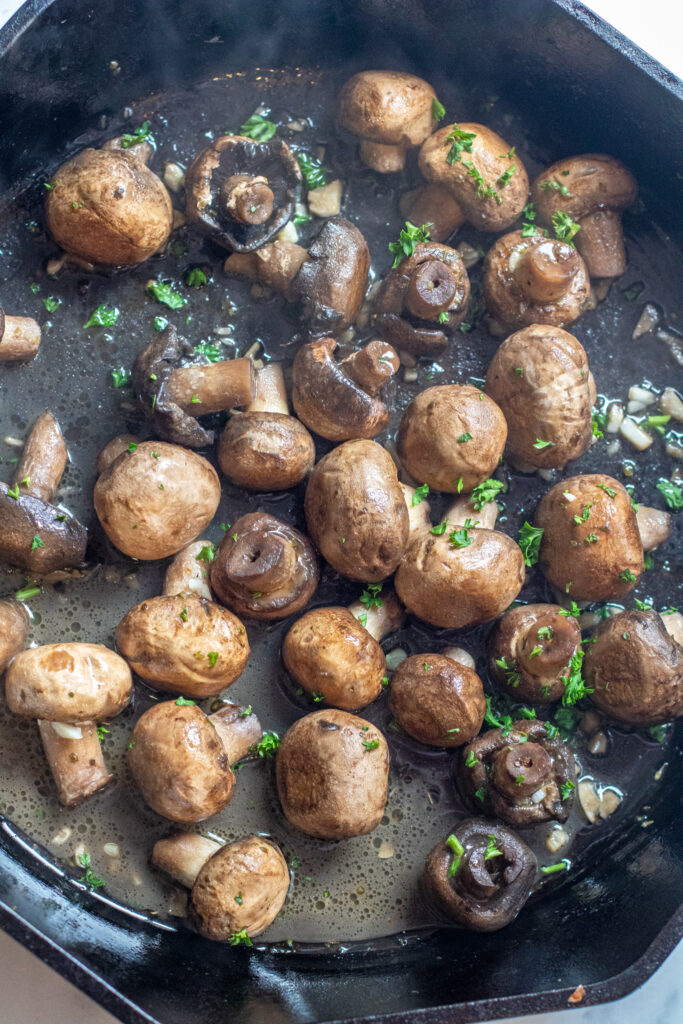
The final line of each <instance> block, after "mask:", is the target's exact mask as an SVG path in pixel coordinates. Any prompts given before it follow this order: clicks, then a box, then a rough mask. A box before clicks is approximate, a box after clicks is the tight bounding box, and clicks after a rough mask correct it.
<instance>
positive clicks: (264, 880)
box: [190, 836, 289, 942]
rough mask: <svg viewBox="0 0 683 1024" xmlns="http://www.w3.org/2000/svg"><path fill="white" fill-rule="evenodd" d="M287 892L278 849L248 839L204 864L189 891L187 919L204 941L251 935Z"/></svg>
mask: <svg viewBox="0 0 683 1024" xmlns="http://www.w3.org/2000/svg"><path fill="white" fill-rule="evenodd" d="M288 889H289V869H288V867H287V861H286V860H285V858H284V857H283V856H282V852H281V851H280V848H279V847H278V846H276V845H275V843H273V842H271V841H270V840H269V839H264V838H263V836H249V837H248V838H247V839H238V840H237V841H236V842H234V843H228V844H227V845H226V846H223V847H221V849H220V850H218V852H217V853H215V854H214V855H213V857H210V858H209V860H208V861H206V863H205V864H204V866H203V867H202V868H201V870H200V872H199V875H198V876H197V880H196V882H195V884H194V886H193V888H192V895H191V897H190V915H191V917H192V921H193V923H194V924H195V926H196V928H197V931H198V932H199V933H200V934H201V935H203V936H204V938H206V939H214V940H216V941H219V942H221V941H222V942H225V941H226V940H227V939H229V938H230V936H231V935H234V934H237V933H238V932H241V931H246V933H247V935H250V936H252V937H253V936H255V935H260V934H261V932H263V931H265V929H266V928H267V927H268V925H270V924H272V922H273V921H274V920H275V918H276V917H277V915H278V914H279V912H280V910H281V909H282V905H283V903H284V902H285V899H286V897H287V892H288ZM237 896H239V903H238V902H237V900H236V898H235V897H237Z"/></svg>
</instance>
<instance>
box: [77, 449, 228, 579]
mask: <svg viewBox="0 0 683 1024" xmlns="http://www.w3.org/2000/svg"><path fill="white" fill-rule="evenodd" d="M220 495H221V488H220V483H219V480H218V474H217V473H216V471H215V469H214V468H213V466H212V465H211V464H210V463H209V462H207V461H206V459H203V458H202V457H201V455H197V454H196V453H195V452H192V451H188V449H187V448H180V447H179V446H178V445H173V444H167V443H165V442H164V441H144V442H143V443H142V444H139V445H138V447H137V448H136V449H135V451H133V452H124V454H123V455H120V456H119V457H118V458H117V459H116V461H115V462H113V463H112V465H111V466H110V467H109V469H107V470H105V472H104V473H102V475H101V476H100V477H99V479H98V480H97V483H96V484H95V494H94V501H95V511H96V512H97V516H98V518H99V520H100V522H101V524H102V526H103V528H104V532H105V533H106V534H107V536H108V537H109V539H110V541H111V542H112V544H114V545H115V546H116V547H117V548H118V549H119V550H120V551H123V553H124V554H126V555H129V556H130V557H131V558H140V559H143V560H145V561H150V560H153V559H157V558H167V557H168V556H169V555H174V554H175V553H176V552H177V551H180V549H181V548H183V547H185V545H186V544H189V543H190V541H192V540H194V539H195V537H197V536H199V534H200V533H201V532H202V530H204V529H205V528H206V527H207V526H208V524H209V523H210V522H211V520H212V519H213V516H214V513H215V511H216V509H217V508H218V502H219V500H220Z"/></svg>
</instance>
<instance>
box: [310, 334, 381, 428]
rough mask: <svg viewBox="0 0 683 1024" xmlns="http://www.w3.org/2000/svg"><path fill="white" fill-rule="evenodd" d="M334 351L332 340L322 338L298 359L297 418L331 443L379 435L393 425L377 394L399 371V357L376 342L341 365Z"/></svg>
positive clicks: (343, 360)
mask: <svg viewBox="0 0 683 1024" xmlns="http://www.w3.org/2000/svg"><path fill="white" fill-rule="evenodd" d="M336 347H337V342H336V341H335V340H334V338H319V339H318V340H317V341H311V342H309V343H308V344H307V345H302V346H301V348H300V349H299V350H298V352H297V354H296V356H295V357H294V365H293V367H292V374H293V385H292V402H293V403H294V408H295V409H296V413H297V416H298V417H299V419H301V420H302V421H303V422H304V423H305V424H306V426H307V427H309V428H310V429H311V430H312V431H313V432H314V433H316V434H319V435H320V436H321V437H325V438H327V439H328V440H329V441H350V440H352V439H354V438H369V437H375V436H376V435H377V434H379V433H380V431H381V430H384V428H385V427H386V425H387V423H388V422H389V409H388V407H387V406H386V404H385V403H384V402H383V401H382V399H381V398H379V397H378V395H379V391H380V389H381V388H382V386H383V385H384V384H385V383H386V382H387V381H389V380H391V378H392V377H393V375H394V374H395V373H396V371H397V370H398V367H399V358H398V354H397V353H396V352H395V351H394V349H393V348H392V347H391V345H388V344H387V343H386V342H385V341H381V340H380V339H378V338H376V339H375V340H373V341H371V342H369V344H367V345H366V346H365V348H362V349H360V351H358V352H354V353H353V354H352V355H350V356H347V357H346V358H345V359H342V360H341V362H339V363H338V362H337V361H336V360H335V358H334V351H335V349H336Z"/></svg>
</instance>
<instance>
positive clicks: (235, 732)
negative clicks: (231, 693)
mask: <svg viewBox="0 0 683 1024" xmlns="http://www.w3.org/2000/svg"><path fill="white" fill-rule="evenodd" d="M209 721H210V722H211V724H212V725H213V727H214V729H215V730H216V732H217V733H218V735H219V737H220V740H221V743H222V744H223V746H224V747H225V752H226V753H227V755H228V761H229V762H230V764H235V763H236V762H237V761H239V760H240V759H241V758H243V757H244V756H245V754H247V753H248V752H249V750H250V748H251V747H253V746H254V744H256V743H258V741H259V740H260V739H261V737H262V736H263V729H262V728H261V723H260V722H259V720H258V718H257V717H256V715H254V714H252V712H251V711H250V710H248V709H247V708H244V707H240V705H239V704H225V705H224V706H223V707H222V708H220V709H219V710H218V711H215V712H214V713H213V714H212V715H209Z"/></svg>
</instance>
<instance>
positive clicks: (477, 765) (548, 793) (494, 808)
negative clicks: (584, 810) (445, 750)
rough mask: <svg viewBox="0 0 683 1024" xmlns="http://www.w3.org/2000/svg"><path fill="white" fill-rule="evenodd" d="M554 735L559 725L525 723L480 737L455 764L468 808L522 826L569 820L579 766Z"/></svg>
mask: <svg viewBox="0 0 683 1024" xmlns="http://www.w3.org/2000/svg"><path fill="white" fill-rule="evenodd" d="M551 733H552V738H551V735H550V734H551ZM556 734H557V726H547V723H546V722H539V721H536V720H535V719H531V720H527V719H525V720H523V721H520V722H513V723H512V724H511V725H510V726H505V727H504V728H502V729H489V730H488V732H485V733H482V734H481V736H478V737H477V738H476V739H475V740H473V741H472V742H471V743H470V744H469V745H468V746H467V747H465V748H464V749H463V751H462V754H461V755H460V759H459V761H458V763H457V766H456V776H457V780H458V783H459V785H460V789H461V791H462V794H463V796H464V797H465V799H466V800H467V802H468V804H469V805H470V806H471V807H472V808H473V809H474V810H476V811H480V812H483V813H484V814H490V815H494V816H495V817H497V818H500V819H501V820H502V821H505V822H507V824H508V825H515V826H517V827H518V828H522V827H524V826H527V825H536V824H537V823H538V822H541V821H551V820H555V821H566V820H567V818H568V817H569V811H570V810H571V806H572V803H573V800H574V792H575V790H576V782H575V779H576V762H575V760H574V755H573V754H572V752H571V751H570V749H569V747H568V746H567V745H566V744H565V743H563V742H562V740H561V739H559V738H558V736H557V735H556Z"/></svg>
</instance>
